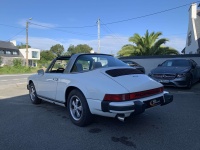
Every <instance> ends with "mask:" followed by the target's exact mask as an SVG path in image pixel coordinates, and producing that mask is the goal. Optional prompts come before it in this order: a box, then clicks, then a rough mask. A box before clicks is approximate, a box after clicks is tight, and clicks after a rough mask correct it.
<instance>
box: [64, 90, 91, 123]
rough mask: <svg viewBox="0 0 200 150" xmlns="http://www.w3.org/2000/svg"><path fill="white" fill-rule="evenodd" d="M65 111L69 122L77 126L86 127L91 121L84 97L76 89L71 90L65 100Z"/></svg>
mask: <svg viewBox="0 0 200 150" xmlns="http://www.w3.org/2000/svg"><path fill="white" fill-rule="evenodd" d="M67 111H68V113H69V117H70V120H71V121H72V122H73V123H74V124H75V125H78V126H86V125H88V124H90V123H91V121H92V114H91V112H90V110H89V107H88V104H87V101H86V99H85V96H84V95H83V94H82V93H81V92H80V91H79V90H77V89H75V90H72V91H71V92H70V94H69V97H68V100H67Z"/></svg>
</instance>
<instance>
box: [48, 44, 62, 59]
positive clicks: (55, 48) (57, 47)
mask: <svg viewBox="0 0 200 150" xmlns="http://www.w3.org/2000/svg"><path fill="white" fill-rule="evenodd" d="M50 51H51V52H52V53H53V54H55V55H56V56H61V55H62V54H63V52H64V47H63V45H60V44H56V45H53V46H51V48H50Z"/></svg>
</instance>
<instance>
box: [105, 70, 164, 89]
mask: <svg viewBox="0 0 200 150" xmlns="http://www.w3.org/2000/svg"><path fill="white" fill-rule="evenodd" d="M102 73H104V74H105V75H107V76H108V77H110V78H111V79H112V80H114V81H115V82H117V83H119V84H120V85H121V86H123V87H124V88H126V89H127V90H128V91H129V92H138V91H145V90H150V89H155V88H159V87H162V86H163V85H162V84H160V83H158V82H157V81H155V80H153V79H151V78H150V77H148V76H147V75H145V74H142V72H141V71H139V70H137V69H133V68H113V69H108V70H105V71H103V70H102Z"/></svg>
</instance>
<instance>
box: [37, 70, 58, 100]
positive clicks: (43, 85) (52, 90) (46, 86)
mask: <svg viewBox="0 0 200 150" xmlns="http://www.w3.org/2000/svg"><path fill="white" fill-rule="evenodd" d="M57 83H58V77H57V74H56V73H44V75H43V76H41V77H40V78H39V80H38V88H39V90H38V92H37V93H38V96H40V97H43V98H47V99H51V100H54V99H55V96H56V87H57Z"/></svg>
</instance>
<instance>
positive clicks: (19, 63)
mask: <svg viewBox="0 0 200 150" xmlns="http://www.w3.org/2000/svg"><path fill="white" fill-rule="evenodd" d="M22 63H23V61H22V60H21V59H17V58H16V59H13V66H14V67H21V66H22Z"/></svg>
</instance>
